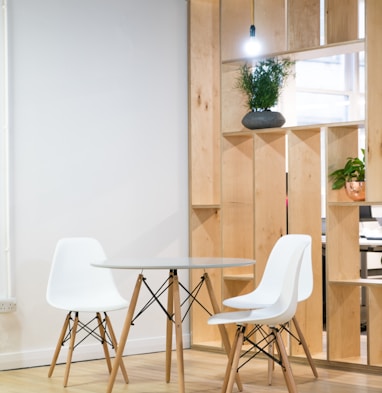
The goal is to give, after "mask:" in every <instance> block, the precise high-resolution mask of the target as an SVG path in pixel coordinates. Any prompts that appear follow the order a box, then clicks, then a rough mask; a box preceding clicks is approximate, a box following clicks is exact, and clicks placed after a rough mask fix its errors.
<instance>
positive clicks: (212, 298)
mask: <svg viewBox="0 0 382 393" xmlns="http://www.w3.org/2000/svg"><path fill="white" fill-rule="evenodd" d="M204 280H205V283H206V287H207V291H208V295H209V297H210V301H211V305H212V309H213V310H214V313H215V314H217V313H219V312H220V307H219V305H218V302H217V301H216V297H215V292H214V290H213V288H212V284H211V280H210V277H209V276H208V273H207V272H205V273H204ZM218 327H219V331H220V335H221V338H222V341H223V345H224V349H225V352H226V354H227V356H229V354H230V353H231V344H230V342H229V338H228V333H227V329H226V328H225V325H218ZM235 379H236V384H237V387H238V389H239V391H240V392H242V391H243V385H242V383H241V380H240V374H239V373H236V377H235Z"/></svg>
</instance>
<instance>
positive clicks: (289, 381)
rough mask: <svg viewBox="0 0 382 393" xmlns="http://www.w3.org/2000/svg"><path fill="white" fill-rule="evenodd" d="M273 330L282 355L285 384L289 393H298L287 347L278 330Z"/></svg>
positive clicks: (277, 348) (277, 346) (277, 347)
mask: <svg viewBox="0 0 382 393" xmlns="http://www.w3.org/2000/svg"><path fill="white" fill-rule="evenodd" d="M271 330H272V332H273V334H274V335H275V337H276V341H275V345H276V350H277V351H278V353H279V354H280V358H281V368H282V370H283V375H284V379H285V383H286V385H287V388H288V392H289V393H297V386H296V382H295V380H294V377H293V373H292V369H291V366H290V363H289V358H288V354H287V352H286V349H285V345H284V342H283V339H282V337H281V334H280V332H279V331H278V330H277V329H276V328H273V327H271Z"/></svg>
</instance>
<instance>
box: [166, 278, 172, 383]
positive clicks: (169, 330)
mask: <svg viewBox="0 0 382 393" xmlns="http://www.w3.org/2000/svg"><path fill="white" fill-rule="evenodd" d="M173 284H174V273H173V271H172V270H171V271H170V275H169V279H168V285H169V287H168V292H167V313H168V317H167V325H166V382H167V383H168V382H170V379H171V352H172V324H173V321H172V318H170V317H171V316H172V314H173V312H174V297H173V296H174V295H173V293H174V291H173V289H174V288H173Z"/></svg>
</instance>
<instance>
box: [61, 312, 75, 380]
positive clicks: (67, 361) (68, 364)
mask: <svg viewBox="0 0 382 393" xmlns="http://www.w3.org/2000/svg"><path fill="white" fill-rule="evenodd" d="M77 327H78V312H76V316H75V318H74V322H73V327H72V332H71V338H70V344H69V349H68V356H67V359H66V368H65V375H64V387H66V386H67V385H68V379H69V372H70V365H71V363H72V356H73V351H74V345H75V342H76V333H77Z"/></svg>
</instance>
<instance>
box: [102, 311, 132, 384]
mask: <svg viewBox="0 0 382 393" xmlns="http://www.w3.org/2000/svg"><path fill="white" fill-rule="evenodd" d="M105 321H106V326H107V328H108V330H109V334H110V338H111V342H112V344H113V347H114V351H115V352H116V353H117V350H118V341H117V338H116V336H115V333H114V329H113V326H112V325H111V321H110V318H109V316H108V315H107V314H106V313H105ZM119 366H120V368H121V371H122V375H123V378H124V380H125V383H129V377H128V375H127V371H126V368H125V364H124V363H123V359H122V360H121V362H120V364H119Z"/></svg>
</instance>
